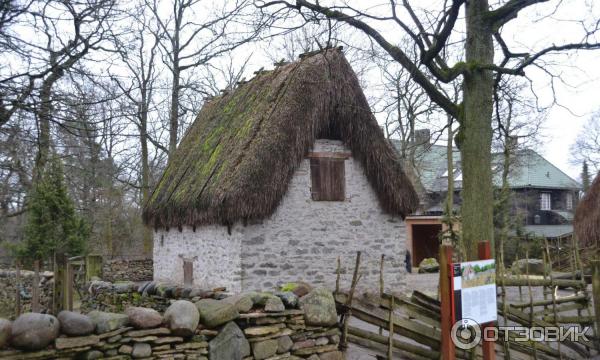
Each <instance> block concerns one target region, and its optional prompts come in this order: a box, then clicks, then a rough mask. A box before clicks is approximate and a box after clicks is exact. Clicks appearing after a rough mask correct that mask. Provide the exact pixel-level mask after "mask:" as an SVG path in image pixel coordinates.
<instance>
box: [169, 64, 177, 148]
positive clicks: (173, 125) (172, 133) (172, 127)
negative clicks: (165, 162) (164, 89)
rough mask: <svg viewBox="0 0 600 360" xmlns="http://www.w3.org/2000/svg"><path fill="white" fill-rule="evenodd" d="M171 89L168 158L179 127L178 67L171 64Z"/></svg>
mask: <svg viewBox="0 0 600 360" xmlns="http://www.w3.org/2000/svg"><path fill="white" fill-rule="evenodd" d="M171 86H172V89H171V112H170V114H169V160H171V157H172V156H173V154H174V153H175V149H176V148H177V131H178V127H179V119H178V117H179V116H178V114H179V67H178V66H177V65H174V66H173V82H172V85H171Z"/></svg>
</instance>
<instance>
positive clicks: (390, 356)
mask: <svg viewBox="0 0 600 360" xmlns="http://www.w3.org/2000/svg"><path fill="white" fill-rule="evenodd" d="M381 260H382V262H383V256H382V258H381ZM389 322H390V326H389V329H388V352H387V356H388V360H392V359H393V358H394V357H393V349H394V295H393V294H392V297H391V298H390V320H389Z"/></svg>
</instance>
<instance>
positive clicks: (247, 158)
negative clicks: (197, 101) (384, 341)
mask: <svg viewBox="0 0 600 360" xmlns="http://www.w3.org/2000/svg"><path fill="white" fill-rule="evenodd" d="M417 205H418V199H417V195H416V193H415V191H414V189H413V187H412V185H411V183H410V180H409V179H408V178H407V176H406V175H405V174H404V172H403V170H402V166H401V163H400V161H399V159H398V157H397V155H396V152H395V150H394V149H393V147H392V146H391V145H390V143H389V142H388V141H387V140H386V139H385V138H384V136H383V133H382V131H381V129H380V127H379V126H378V124H377V121H376V120H375V117H374V116H373V114H372V113H371V111H370V109H369V106H368V103H367V100H366V98H365V95H364V94H363V92H362V90H361V88H360V85H359V83H358V79H357V77H356V75H355V73H354V72H353V70H352V68H351V67H350V64H349V63H348V62H347V60H346V59H345V57H344V55H343V54H342V52H341V50H340V49H329V50H326V51H323V52H318V53H313V54H308V55H305V56H302V57H301V59H300V60H299V61H297V62H294V63H290V64H286V65H282V66H277V67H276V68H275V69H274V70H272V71H263V72H260V73H259V74H258V75H257V76H256V77H255V78H254V79H252V80H251V81H249V82H246V83H243V84H239V86H238V87H237V88H236V89H235V90H233V91H231V92H229V93H225V94H223V95H222V96H220V97H217V98H214V99H212V100H210V101H208V102H207V103H206V104H205V105H204V107H203V109H202V110H201V112H200V114H199V115H198V118H197V119H196V121H195V122H194V124H192V126H191V127H190V128H189V130H188V131H187V133H186V135H185V136H184V138H183V139H182V141H181V144H180V145H179V147H178V148H177V151H176V152H175V153H174V154H173V156H172V159H171V161H170V163H169V165H168V167H167V169H166V170H165V172H164V174H163V176H162V179H161V180H160V181H159V182H158V184H157V186H156V188H155V189H154V191H153V193H152V195H151V197H150V199H149V201H148V203H147V204H146V205H145V208H144V220H145V222H146V224H148V225H149V226H151V227H153V228H154V229H155V232H154V277H155V280H159V281H160V280H168V281H177V282H182V281H183V279H184V266H183V262H184V260H185V261H187V262H188V264H189V263H190V262H192V263H193V266H192V267H191V268H193V270H191V269H190V267H188V270H187V271H188V272H192V274H189V273H188V275H187V276H188V279H189V276H190V275H193V282H194V283H195V284H197V285H201V286H206V287H216V286H226V287H227V288H228V290H231V291H242V290H244V291H245V290H258V289H270V288H273V287H274V286H277V285H281V284H282V283H285V282H292V281H298V280H304V281H307V282H309V283H312V284H320V285H325V286H331V287H332V286H333V285H334V284H335V279H336V275H335V273H336V262H337V258H338V256H339V257H340V258H341V263H342V266H341V269H342V285H343V286H345V287H347V286H348V284H349V283H350V278H351V276H352V270H353V264H354V261H355V256H356V252H357V251H358V250H361V251H362V252H363V255H362V267H361V272H362V274H363V276H362V278H361V280H360V284H359V287H360V288H362V289H367V288H370V289H377V288H378V286H379V285H378V284H379V263H380V258H381V255H382V254H385V256H386V257H385V259H386V261H385V273H384V278H385V284H386V287H388V288H390V287H394V288H396V289H397V288H398V286H401V285H402V284H403V279H404V272H405V270H404V269H405V266H404V259H405V233H406V231H405V229H404V221H403V219H404V217H405V216H406V215H408V214H410V213H411V212H412V211H414V210H415V208H416V206H417ZM186 259H187V260H186Z"/></svg>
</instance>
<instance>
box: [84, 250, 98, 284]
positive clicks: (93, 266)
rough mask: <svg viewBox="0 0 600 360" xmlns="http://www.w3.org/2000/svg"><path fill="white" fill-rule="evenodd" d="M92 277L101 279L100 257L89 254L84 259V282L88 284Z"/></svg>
mask: <svg viewBox="0 0 600 360" xmlns="http://www.w3.org/2000/svg"><path fill="white" fill-rule="evenodd" d="M92 277H99V278H101V277H102V256H101V255H94V254H90V255H88V256H86V258H85V281H86V282H90V280H91V279H92Z"/></svg>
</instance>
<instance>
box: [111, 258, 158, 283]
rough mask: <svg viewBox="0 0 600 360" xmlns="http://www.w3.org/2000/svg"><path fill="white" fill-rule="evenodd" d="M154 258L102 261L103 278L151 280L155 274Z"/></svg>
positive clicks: (112, 279)
mask: <svg viewBox="0 0 600 360" xmlns="http://www.w3.org/2000/svg"><path fill="white" fill-rule="evenodd" d="M152 267H153V262H152V259H111V260H104V261H103V262H102V280H106V281H110V282H115V281H123V280H128V281H149V280H152V274H153V271H154V270H153V268H152Z"/></svg>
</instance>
